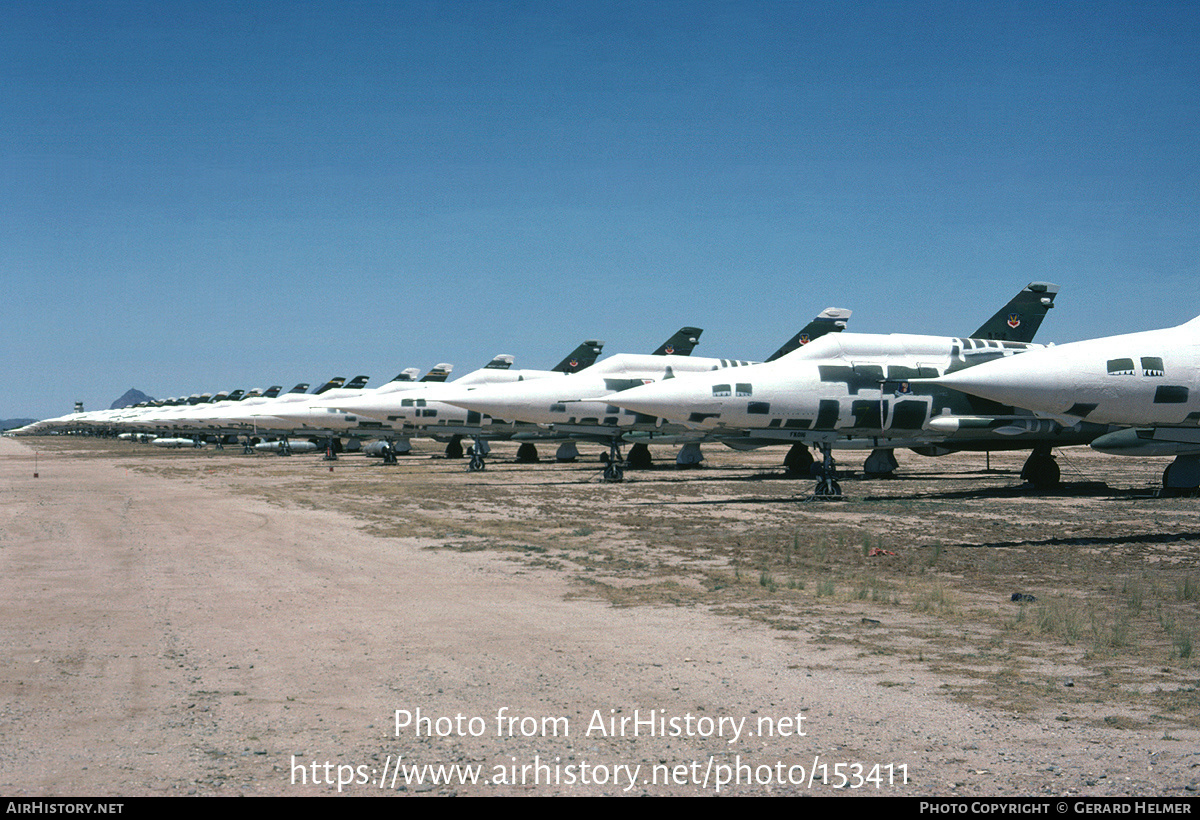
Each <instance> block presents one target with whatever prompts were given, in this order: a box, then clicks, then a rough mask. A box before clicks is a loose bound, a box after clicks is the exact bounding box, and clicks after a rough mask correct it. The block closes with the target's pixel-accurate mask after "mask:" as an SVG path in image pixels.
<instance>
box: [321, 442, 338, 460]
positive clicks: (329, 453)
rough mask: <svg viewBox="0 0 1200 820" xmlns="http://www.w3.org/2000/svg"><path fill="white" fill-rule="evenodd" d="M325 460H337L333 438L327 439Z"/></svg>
mask: <svg viewBox="0 0 1200 820" xmlns="http://www.w3.org/2000/svg"><path fill="white" fill-rule="evenodd" d="M324 460H325V461H337V460H338V457H337V453H336V452H334V446H333V439H332V438H327V439H325V458H324Z"/></svg>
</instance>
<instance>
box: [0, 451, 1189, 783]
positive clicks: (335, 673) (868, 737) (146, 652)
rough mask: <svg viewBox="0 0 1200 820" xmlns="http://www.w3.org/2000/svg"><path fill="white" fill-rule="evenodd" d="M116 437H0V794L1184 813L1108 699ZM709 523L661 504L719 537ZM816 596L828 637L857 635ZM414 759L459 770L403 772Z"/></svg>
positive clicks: (1171, 747) (435, 476)
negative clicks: (509, 545) (984, 671)
mask: <svg viewBox="0 0 1200 820" xmlns="http://www.w3.org/2000/svg"><path fill="white" fill-rule="evenodd" d="M118 447H124V448H125V449H124V450H118V449H116V448H118ZM134 447H136V445H126V444H124V443H119V442H105V443H87V442H79V443H73V442H70V441H61V442H50V443H45V442H41V443H40V442H38V441H36V440H35V441H15V440H12V439H0V624H2V628H0V793H4V794H7V795H10V796H22V795H39V796H45V795H54V796H69V795H143V794H149V795H189V794H197V795H242V794H244V795H261V794H267V795H300V794H337V793H339V792H342V793H345V794H357V795H362V794H380V793H392V792H399V793H410V794H411V793H418V794H432V795H440V794H449V793H457V794H467V795H503V794H538V795H550V794H571V795H584V794H687V795H695V794H712V793H717V792H718V790H719V792H720V793H722V794H732V795H742V794H802V793H814V794H835V793H836V794H846V795H849V794H871V795H875V794H884V795H1073V794H1094V795H1105V794H1122V795H1128V794H1133V795H1143V794H1144V795H1189V794H1192V792H1189V791H1185V789H1186V787H1188V786H1190V785H1192V784H1194V782H1195V781H1196V780H1197V778H1198V776H1200V769H1198V768H1196V767H1197V766H1198V765H1200V754H1197V752H1198V751H1200V732H1198V731H1197V729H1196V728H1195V726H1194V725H1192V724H1189V722H1188V721H1186V720H1185V721H1180V722H1177V723H1174V724H1171V725H1170V726H1169V727H1168V728H1167V729H1166V730H1164V729H1163V728H1162V727H1161V726H1159V725H1146V724H1141V725H1138V726H1133V727H1131V726H1129V725H1125V724H1122V723H1121V722H1120V721H1108V722H1105V720H1104V717H1105V716H1106V715H1110V714H1113V713H1115V712H1118V711H1120V710H1114V709H1113V708H1110V706H1109V704H1108V703H1106V701H1105V700H1104V698H1105V696H1104V694H1103V692H1101V691H1100V690H1099V689H1096V690H1095V691H1094V692H1092V693H1091V694H1090V695H1089V696H1088V697H1087V698H1084V699H1083V701H1082V702H1081V703H1082V705H1079V704H1077V708H1075V709H1074V711H1072V712H1071V715H1070V719H1056V716H1057V717H1061V716H1062V714H1063V713H1064V712H1063V708H1062V707H1061V706H1060V705H1054V706H1047V707H1046V708H1040V707H1038V706H1036V705H1035V706H1034V707H1033V708H1027V707H1015V706H1014V707H1013V708H1004V707H1003V706H998V705H997V704H996V703H995V702H994V701H989V700H986V699H984V700H978V701H976V702H971V701H970V700H969V699H963V698H956V697H952V696H950V695H949V694H948V693H947V692H946V689H945V687H946V681H947V678H946V676H945V675H944V674H940V673H939V672H938V671H937V670H936V669H934V668H931V667H932V666H933V665H932V664H930V663H929V662H927V660H926V658H925V657H924V656H922V655H920V654H919V653H920V652H921V651H922V650H914V652H910V653H902V654H887V653H879V654H875V653H872V652H869V651H864V648H863V644H862V643H859V642H841V641H838V640H831V639H829V636H828V635H822V633H821V632H820V631H809V630H806V629H794V628H792V629H780V628H778V626H779V625H778V624H772V623H771V622H769V620H764V619H757V620H756V619H753V618H744V617H731V616H730V615H729V614H728V613H727V612H723V611H722V608H723V606H722V605H716V604H711V603H706V602H705V601H703V600H698V601H672V600H666V599H664V600H661V601H658V600H649V599H647V600H640V601H637V602H634V603H635V605H631V606H614V605H612V603H610V600H611V597H610V598H605V597H604V596H598V595H590V594H581V586H580V580H579V577H580V572H577V571H576V570H575V569H574V568H573V566H572V567H569V568H564V567H563V566H562V565H560V564H556V563H555V562H553V561H548V560H542V561H536V560H527V558H528V555H529V554H530V550H529V549H527V550H525V551H524V554H516V553H520V552H521V551H519V550H518V551H516V553H515V552H514V550H513V549H490V548H486V547H487V545H486V544H485V545H483V547H484V548H479V549H475V548H465V547H464V546H463V545H464V544H467V543H468V542H470V541H471V538H472V537H473V536H472V533H471V532H467V531H464V529H463V528H464V526H468V525H469V524H470V522H476V523H478V522H479V521H484V520H486V519H487V518H488V516H493V517H496V518H502V517H503V516H504V515H505V509H506V508H505V507H504V505H503V499H502V498H500V497H499V496H498V495H496V494H489V491H488V490H487V489H486V487H487V486H489V485H486V484H483V485H479V486H480V487H483V488H485V489H482V490H480V491H479V495H478V499H477V501H476V502H473V504H466V503H463V504H461V505H454V504H452V503H451V509H449V510H446V511H444V512H442V513H439V514H440V515H444V531H443V532H441V533H438V532H436V531H435V530H436V526H435V524H432V523H431V521H430V519H429V518H428V517H426V518H421V519H420V520H418V519H417V518H416V517H415V515H414V516H413V517H412V518H411V519H409V518H405V516H404V514H403V510H402V509H400V506H399V505H400V502H395V503H394V504H391V505H390V506H389V505H387V504H384V505H383V506H384V509H389V510H393V511H394V515H393V520H392V529H391V530H390V531H388V532H386V533H385V532H381V531H380V529H379V527H380V524H379V521H378V519H376V520H375V522H374V523H373V524H372V525H371V526H368V525H367V523H366V522H364V519H363V518H362V516H352V515H350V514H348V513H347V512H343V511H341V510H340V509H339V508H338V505H337V504H336V503H331V504H330V505H328V506H329V508H327V509H321V508H317V507H321V506H322V505H320V504H316V503H312V501H311V498H309V495H311V493H317V492H320V491H322V489H321V488H329V487H330V486H331V483H332V482H337V481H347V482H349V481H351V476H352V475H354V476H356V477H355V478H354V479H353V480H354V481H360V482H361V481H369V482H373V483H374V482H379V483H380V485H381V486H382V485H383V483H384V482H386V483H387V485H388V486H391V485H394V484H395V482H394V481H393V480H392V479H391V478H390V477H386V476H385V474H383V473H382V472H381V471H376V472H375V473H370V474H368V473H367V468H366V467H364V466H362V465H363V463H364V462H363V461H362V460H361V457H359V459H360V461H358V462H353V461H351V460H349V459H343V462H341V463H340V464H339V465H338V467H337V470H338V472H337V473H330V472H329V471H328V469H327V468H326V467H325V466H323V465H322V464H321V463H320V462H319V461H316V460H314V459H313V458H312V457H308V458H305V459H303V460H302V459H301V458H299V457H294V458H293V459H290V460H288V459H276V458H274V457H255V456H247V457H238V456H233V455H229V456H222V455H220V454H213V453H204V454H195V455H192V454H186V453H184V454H174V453H173V454H165V453H150V452H147V448H143V449H141V450H135V449H133V448H134ZM106 448H109V449H106ZM34 449H37V450H38V451H39V453H38V460H37V468H36V469H37V471H38V473H39V476H38V477H37V478H34V477H33V473H34ZM737 455H738V456H739V457H741V456H742V455H743V454H737ZM425 464H426V465H428V464H431V462H428V461H426V462H425ZM406 469H407V468H406ZM422 469H429V468H422ZM534 469H540V468H534ZM547 469H549V468H547ZM356 470H357V473H355V471H356ZM409 474H410V473H405V475H409ZM411 475H415V476H418V477H417V478H413V479H411V480H413V481H418V480H420V481H424V482H425V483H426V484H428V483H429V482H435V483H436V482H438V481H443V480H444V481H446V482H448V484H447V486H448V487H450V486H452V487H453V488H458V487H461V486H462V485H463V484H464V483H465V482H468V481H470V480H471V479H470V477H468V476H466V475H465V474H461V471H460V469H459V468H457V467H456V468H455V472H454V473H453V474H451V473H449V472H444V473H438V472H437V471H436V470H430V472H429V473H428V475H427V477H426V478H420V477H419V476H420V473H419V470H418V469H417V468H413V470H412V472H411ZM441 475H445V476H450V477H448V478H445V479H442V478H440V477H439V476H441ZM499 475H500V473H496V472H495V471H493V472H491V473H489V476H490V479H489V480H491V481H500V480H502V479H499V478H498V476H499ZM571 475H575V474H571ZM571 475H567V476H566V477H565V478H562V479H561V481H559V482H558V483H557V484H554V485H553V486H545V487H539V489H538V490H537V492H539V493H553V492H555V491H557V492H559V493H562V494H564V495H563V497H564V498H565V499H567V500H566V501H564V502H562V504H563V505H569V506H570V515H569V520H570V521H573V522H575V524H576V526H575V529H574V530H571V531H568V530H565V529H564V530H562V532H563V533H564V534H563V535H562V536H561V538H563V539H568V540H570V539H574V540H573V541H571V543H573V544H574V543H586V542H589V541H590V542H596V543H602V542H605V541H606V539H608V540H614V541H615V540H619V539H620V538H623V537H625V535H617V534H614V533H611V532H608V531H606V530H605V529H604V521H605V520H606V518H605V512H606V510H605V507H604V503H603V502H595V501H589V500H587V499H586V498H584V497H583V496H582V495H581V494H580V493H579V492H577V490H578V489H579V487H578V486H576V485H573V484H572V483H571V481H572V480H573V479H571ZM377 476H379V477H378V478H377ZM647 486H648V485H647ZM555 487H558V489H557V490H555ZM699 487H700V485H695V484H693V485H691V486H689V485H688V484H687V483H686V482H683V483H677V484H676V485H675V486H673V487H667V488H665V489H661V491H662V492H668V491H670V492H679V493H686V494H687V498H689V499H695V498H696V497H697V495H698V493H699ZM292 488H308V490H307V491H306V492H307V493H309V495H306V493H304V492H295V493H292V492H291V489H292ZM494 489H495V493H500V492H501V490H500V489H499V487H498V486H497V487H495V488H494ZM592 489H594V488H593V487H592V486H591V485H589V486H588V493H590V492H591V491H592ZM744 490H745V485H742V487H741V491H742V492H744ZM454 491H457V490H454ZM657 491H659V490H656V492H657ZM703 491H704V492H705V493H709V492H717V488H714V487H712V486H709V485H707V484H706V485H705V486H704V488H703ZM356 492H357V493H358V494H357V495H356V497H363V496H362V492H366V491H361V492H360V491H356ZM371 492H382V490H379V489H376V490H372V491H371ZM446 492H450V491H449V490H447V491H446ZM633 492H635V493H636V488H634V490H633ZM442 497H443V498H445V497H447V496H445V495H443V496H442ZM269 498H273V499H274V500H268V499H269ZM331 498H333V499H334V500H335V501H336V498H337V493H336V492H334V493H333V495H332V496H331ZM587 498H590V495H589V496H587ZM295 499H302V501H297V500H295ZM581 499H582V500H581ZM489 501H492V502H494V503H495V504H496V505H497V506H496V507H495V508H491V507H488V503H489ZM407 503H410V504H414V505H422V504H423V506H424V508H427V509H434V508H436V507H437V505H436V504H434V503H433V502H432V501H431V502H429V503H423V502H421V501H420V500H419V499H418V500H412V498H411V497H410V498H409V501H408V502H407ZM447 503H450V502H447ZM1191 503H1193V504H1194V503H1195V502H1191ZM722 509H723V508H721V507H720V505H712V506H711V507H710V506H695V507H689V508H687V509H686V510H685V512H686V514H687V515H691V516H697V517H705V516H712V522H711V526H712V527H714V528H715V527H719V526H721V524H720V520H719V516H720V515H721V514H722V513H721V511H722ZM751 512H753V511H751ZM1185 512H1186V511H1182V510H1181V511H1180V514H1181V515H1182V514H1184V513H1185ZM464 522H467V523H466V524H465V523H464ZM1148 526H1149V525H1148ZM406 527H407V528H411V530H412V531H413V534H412V535H407V536H406V535H404V534H403V530H404V529H405V528H406ZM468 528H469V526H468ZM1150 529H1153V527H1150ZM555 537H559V536H555ZM448 541H453V542H454V545H455V547H456V548H447V545H448ZM565 543H566V542H565V541H564V544H565ZM430 547H438V549H430ZM563 549H564V551H565V550H566V549H567V547H566V546H564V547H563ZM1187 549H1188V552H1187V554H1186V555H1187V559H1186V560H1188V561H1194V560H1195V557H1196V545H1195V543H1191V544H1190V545H1188V546H1187ZM564 554H565V553H564ZM535 557H536V556H535ZM543 557H544V556H543ZM564 560H565V559H564ZM763 572H766V571H765V570H764V571H763ZM635 574H636V573H635ZM764 578H765V576H758V575H757V573H756V575H755V581H756V583H755V584H754V586H756V587H758V589H756V592H761V591H762V589H763V588H764V587H767V586H768V584H766V583H765V581H764ZM678 583H679V586H680V588H681V589H686V588H687V587H688V584H689V583H693V586H696V585H697V584H698V582H694V579H693V582H689V581H688V579H686V578H684V579H682V580H680V581H679V582H678ZM609 586H611V587H614V588H617V587H619V586H620V585H619V584H611V583H610V584H609ZM584 591H585V592H586V590H584ZM725 591H726V592H728V590H725ZM817 592H818V590H817V588H816V587H815V586H809V587H808V588H807V591H805V592H803V593H799V592H798V593H797V595H800V594H804V595H808V596H809V597H808V599H805V600H809V601H810V602H812V601H816V600H817V599H816V597H815V596H816V595H817ZM764 594H765V593H764ZM826 597H827V598H828V599H829V600H828V601H825V602H823V606H826V607H828V606H830V605H834V604H835V599H836V598H837V596H836V595H832V596H826ZM798 600H799V599H798ZM1188 605H1190V606H1192V608H1193V609H1194V606H1195V605H1194V604H1188ZM837 606H838V607H839V611H840V612H841V618H842V620H843V621H844V622H845V623H846V624H848V626H847V629H849V628H851V627H853V628H854V629H859V628H868V627H862V626H861V624H863V623H866V624H870V623H871V621H873V620H878V618H868V620H867V621H865V622H864V621H862V618H863V617H867V615H866V614H863V612H862V611H861V606H862V604H861V602H860V601H851V600H849V599H848V598H847V600H846V601H845V602H844V603H841V604H837ZM822 611H823V612H824V613H825V614H824V615H822V617H823V618H829V617H830V615H829V611H828V609H824V610H822ZM867 614H870V613H867ZM920 617H923V616H921V615H920V613H919V612H918V613H914V612H913V611H912V610H908V609H906V610H903V611H901V609H900V608H896V609H895V610H894V617H893V618H892V619H891V620H894V621H895V622H901V621H904V622H906V623H908V622H912V621H913V619H918V618H920ZM929 617H933V616H932V615H931V616H929ZM947 628H949V629H951V630H953V629H954V627H947ZM1176 666H1177V667H1178V668H1177V671H1178V673H1179V676H1181V679H1183V680H1185V681H1186V680H1187V679H1188V678H1190V679H1191V680H1192V681H1193V682H1194V681H1195V680H1196V679H1197V678H1198V677H1200V676H1198V675H1197V673H1196V671H1195V668H1194V667H1191V666H1190V665H1189V664H1187V663H1182V662H1181V663H1179V664H1176ZM1180 670H1181V671H1180ZM1059 671H1060V670H1055V671H1054V672H1052V673H1050V678H1052V679H1053V684H1052V685H1054V686H1060V687H1070V686H1071V684H1072V683H1073V681H1071V680H1070V679H1069V675H1060V674H1059ZM1079 677H1080V681H1081V683H1080V685H1081V686H1082V681H1083V680H1084V678H1085V677H1086V672H1085V671H1084V670H1080V671H1079ZM1038 680H1039V681H1041V680H1043V678H1042V677H1038ZM1021 684H1022V681H1021V680H1019V679H1018V680H1013V681H1011V685H1012V686H1014V687H1018V686H1020V685H1021ZM1039 685H1041V684H1039ZM1173 685H1174V684H1173ZM1180 685H1182V686H1184V688H1186V683H1185V684H1180ZM1192 691H1193V692H1194V691H1195V686H1194V683H1193V685H1192ZM1193 697H1194V696H1193ZM1089 711H1091V712H1092V713H1093V714H1092V715H1091V718H1092V719H1082V718H1081V717H1079V716H1080V715H1082V714H1085V713H1087V712H1089ZM421 718H424V719H425V720H423V721H422V720H421ZM398 723H400V724H404V725H403V726H399V727H398V726H397V724H398ZM397 762H399V763H401V764H403V765H404V766H412V767H414V768H412V769H398V768H397ZM431 765H433V766H437V765H444V766H447V767H455V768H453V769H447V770H446V772H447V774H448V775H450V776H452V777H454V778H455V782H453V783H451V784H449V785H446V784H440V785H431V784H430V783H429V782H428V779H429V777H430V776H431V771H430V770H428V769H425V768H424V767H427V766H431ZM476 771H477V774H476V775H475V777H476V779H477V782H474V783H471V782H461V780H462V779H463V778H466V779H467V780H470V778H471V777H472V772H476ZM418 774H420V776H421V777H422V778H423V779H424V780H425V782H424V783H420V784H418V783H416V782H415V778H416V776H417V775H418ZM339 780H340V781H341V783H340V784H339ZM406 780H408V782H407V783H406V782H405V781H406ZM381 781H383V782H382V783H381ZM823 781H824V782H823ZM837 786H844V787H843V788H836V787H837Z"/></svg>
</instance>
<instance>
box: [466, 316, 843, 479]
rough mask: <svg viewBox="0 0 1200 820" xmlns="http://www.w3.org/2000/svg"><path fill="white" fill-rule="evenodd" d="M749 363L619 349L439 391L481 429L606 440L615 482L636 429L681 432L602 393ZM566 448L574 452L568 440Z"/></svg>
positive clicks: (686, 455) (837, 321) (819, 328)
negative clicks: (510, 380)
mask: <svg viewBox="0 0 1200 820" xmlns="http://www.w3.org/2000/svg"><path fill="white" fill-rule="evenodd" d="M849 315H850V311H848V310H842V309H838V308H828V309H827V310H826V311H824V312H823V313H822V314H821V315H820V316H818V317H817V318H816V319H814V320H813V322H811V323H810V324H809V325H807V326H806V327H805V329H804V330H802V331H801V332H800V333H798V334H796V336H794V337H793V338H792V339H790V340H789V341H788V343H787V344H785V345H784V348H781V350H780V351H779V352H778V353H777V354H776V355H779V354H781V353H782V352H783V350H785V349H789V348H791V347H792V346H793V345H803V344H804V343H805V342H806V341H808V340H809V339H810V338H816V337H818V336H820V335H821V334H822V333H826V332H829V331H837V330H841V329H842V328H843V327H845V323H846V319H847V318H848V317H849ZM689 331H694V332H695V335H697V336H698V335H699V330H698V329H696V328H684V329H683V330H682V331H681V333H683V332H689ZM663 349H664V348H659V350H663ZM751 364H753V362H749V361H741V360H730V359H712V358H698V357H693V356H688V357H686V358H684V357H681V356H679V355H673V356H667V357H665V358H664V357H663V356H657V355H653V354H652V355H641V354H635V353H621V354H617V355H615V356H611V357H609V358H608V359H605V360H604V361H602V362H599V363H597V364H595V365H593V366H592V367H591V368H589V369H588V370H586V371H584V372H583V373H580V374H577V375H575V376H572V377H571V378H570V379H558V380H555V381H552V382H546V381H542V382H533V383H526V384H510V385H497V386H485V387H479V388H473V389H469V390H467V391H460V392H458V393H453V394H447V395H444V396H443V401H445V402H447V403H449V404H453V405H457V406H459V407H464V408H466V409H467V410H470V411H473V412H476V413H479V414H481V417H482V419H483V425H484V429H487V426H488V425H489V424H496V423H503V424H510V423H512V422H526V423H530V424H537V425H542V426H543V427H545V428H548V429H549V430H550V431H552V432H550V433H549V434H547V435H553V436H556V437H559V438H562V437H569V438H572V439H584V440H590V441H599V442H604V443H607V444H608V445H609V448H610V454H609V460H608V465H607V466H606V468H605V478H606V479H607V480H610V481H615V480H620V478H621V466H620V464H621V457H620V447H621V444H622V443H624V442H625V441H626V438H625V437H626V436H627V435H629V434H631V433H635V432H638V431H640V432H643V433H648V434H653V435H657V436H665V435H671V436H678V435H679V434H680V433H686V432H687V431H685V430H679V429H671V430H663V429H662V428H661V425H658V424H656V419H654V418H653V417H644V416H640V415H638V414H636V413H634V412H632V411H628V412H625V413H622V412H621V411H620V410H619V409H618V408H617V407H614V406H612V405H611V404H609V403H608V402H607V401H606V400H605V397H606V396H608V395H610V394H613V393H617V392H619V391H621V390H626V389H628V388H630V387H633V386H634V385H641V384H646V383H649V382H654V381H660V380H663V379H674V378H676V377H682V376H683V375H684V374H688V373H706V372H709V371H713V370H726V369H729V368H738V367H747V366H749V365H751ZM498 420H505V421H503V422H498ZM639 445H640V446H641V447H642V448H644V447H645V443H644V441H638V442H637V443H636V444H635V447H636V446H639ZM571 449H572V450H574V446H573V444H572V448H571ZM560 457H561V456H560ZM699 458H700V454H699V445H698V442H694V441H693V442H688V443H686V444H685V451H684V452H681V455H680V459H679V460H680V463H692V460H695V461H698V460H699ZM479 468H481V467H479Z"/></svg>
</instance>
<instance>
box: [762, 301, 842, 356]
mask: <svg viewBox="0 0 1200 820" xmlns="http://www.w3.org/2000/svg"><path fill="white" fill-rule="evenodd" d="M851 312H852V311H849V310H847V309H846V308H835V307H828V308H825V309H824V310H823V311H821V312H820V313H818V314H817V317H816V318H815V319H813V320H812V321H811V322H809V323H808V324H806V325H805V326H804V327H802V328H801V329H800V332H799V333H797V334H796V335H795V336H793V337H792V338H790V339H788V340H787V341H786V342H784V343H783V347H781V348H779V349H778V350H776V351H775V352H774V353H772V354H771V358H769V359H767V361H768V362H773V361H775V360H776V359H778V358H779V357H780V356H786V355H787V354H788V353H791V352H792V351H793V350H795V349H796V348H798V347H803V346H804V345H806V344H808V343H809V342H811V341H812V340H813V339H818V338H820V337H821V336H824V335H825V334H826V333H841V332H842V331H843V330H845V329H846V323H847V322H849V321H850V314H851Z"/></svg>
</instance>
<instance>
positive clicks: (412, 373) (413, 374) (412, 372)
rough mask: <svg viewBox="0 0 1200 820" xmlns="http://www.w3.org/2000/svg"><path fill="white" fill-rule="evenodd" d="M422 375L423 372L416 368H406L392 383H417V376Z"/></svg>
mask: <svg viewBox="0 0 1200 820" xmlns="http://www.w3.org/2000/svg"><path fill="white" fill-rule="evenodd" d="M420 373H421V371H420V370H418V369H417V368H415V367H406V368H404V369H403V370H401V371H400V372H399V373H397V374H396V378H394V379H392V381H394V382H415V381H416V380H417V376H419V375H420Z"/></svg>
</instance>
